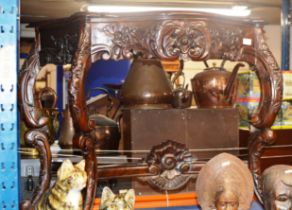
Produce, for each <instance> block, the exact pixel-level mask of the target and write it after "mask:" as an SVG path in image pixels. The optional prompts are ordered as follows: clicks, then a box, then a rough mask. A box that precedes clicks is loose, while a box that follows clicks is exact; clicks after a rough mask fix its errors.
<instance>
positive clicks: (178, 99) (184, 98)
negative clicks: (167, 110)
mask: <svg viewBox="0 0 292 210" xmlns="http://www.w3.org/2000/svg"><path fill="white" fill-rule="evenodd" d="M183 67H184V61H183V60H180V67H179V70H178V71H177V72H176V74H175V76H174V78H173V79H172V84H173V87H174V90H173V101H172V105H173V107H174V108H178V109H184V108H188V107H190V106H191V105H192V95H193V93H192V91H190V90H188V84H187V85H186V86H185V75H184V73H183V71H182V70H183ZM180 77H182V80H183V82H182V84H181V85H177V83H176V80H178V79H179V78H180Z"/></svg>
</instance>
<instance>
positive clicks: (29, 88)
mask: <svg viewBox="0 0 292 210" xmlns="http://www.w3.org/2000/svg"><path fill="white" fill-rule="evenodd" d="M39 70H40V64H39V54H38V52H37V47H35V48H33V49H32V51H31V53H30V56H29V57H28V58H27V60H26V61H25V63H24V64H23V68H22V70H21V74H20V79H19V87H18V88H19V91H18V94H19V108H20V112H21V114H22V117H23V119H24V120H25V122H26V124H27V126H28V127H32V128H41V127H43V126H45V125H46V124H47V123H48V118H47V117H44V116H42V114H41V110H40V107H38V106H37V103H36V99H35V97H34V94H35V93H34V83H35V80H36V77H37V74H38V72H39Z"/></svg>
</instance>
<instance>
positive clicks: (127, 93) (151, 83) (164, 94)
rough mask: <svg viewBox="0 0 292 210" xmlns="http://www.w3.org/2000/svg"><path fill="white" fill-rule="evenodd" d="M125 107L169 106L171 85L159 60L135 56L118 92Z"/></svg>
mask: <svg viewBox="0 0 292 210" xmlns="http://www.w3.org/2000/svg"><path fill="white" fill-rule="evenodd" d="M120 99H121V102H122V104H123V106H124V107H127V108H171V107H172V105H171V104H172V100H173V93H172V85H171V83H170V81H169V79H168V78H167V76H166V73H165V71H164V70H163V68H162V65H161V63H160V61H159V60H155V59H143V58H136V59H135V60H134V61H133V63H132V65H131V68H130V71H129V73H128V75H127V78H126V80H125V83H124V85H123V87H122V89H121V92H120Z"/></svg>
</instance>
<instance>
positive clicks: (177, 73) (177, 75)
mask: <svg viewBox="0 0 292 210" xmlns="http://www.w3.org/2000/svg"><path fill="white" fill-rule="evenodd" d="M179 62H180V65H179V69H178V71H177V72H176V73H175V75H174V77H173V78H172V80H171V83H172V85H173V87H175V81H176V80H177V79H178V78H179V77H180V76H182V77H183V85H182V86H183V87H184V86H185V80H186V79H185V75H184V73H183V68H184V61H183V60H180V61H179Z"/></svg>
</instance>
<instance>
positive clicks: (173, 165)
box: [144, 140, 193, 190]
mask: <svg viewBox="0 0 292 210" xmlns="http://www.w3.org/2000/svg"><path fill="white" fill-rule="evenodd" d="M192 161H193V158H192V154H191V153H190V152H189V150H188V149H187V148H186V147H185V145H183V144H180V143H177V142H174V141H171V140H168V141H166V142H163V143H161V144H159V145H157V146H154V147H153V148H152V149H151V151H150V153H149V155H148V156H147V158H146V162H147V164H148V167H149V172H150V173H151V174H156V176H151V177H146V178H144V179H146V181H147V182H148V183H149V184H150V185H151V186H153V187H156V188H158V189H160V190H176V189H179V188H181V187H183V186H185V185H186V184H187V182H188V181H189V180H190V179H191V178H192V175H190V174H188V173H189V172H190V171H191V170H192Z"/></svg>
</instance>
